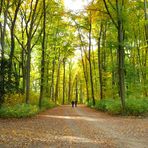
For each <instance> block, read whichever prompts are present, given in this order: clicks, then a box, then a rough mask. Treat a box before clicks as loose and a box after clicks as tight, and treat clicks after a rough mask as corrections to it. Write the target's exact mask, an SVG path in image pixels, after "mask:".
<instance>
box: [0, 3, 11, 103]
mask: <svg viewBox="0 0 148 148" xmlns="http://www.w3.org/2000/svg"><path fill="white" fill-rule="evenodd" d="M0 4H1V6H0V7H1V8H0V14H1V13H4V22H3V25H2V22H1V21H0V45H1V61H0V62H1V66H0V106H1V104H2V103H3V100H4V94H5V72H4V71H5V55H4V49H5V34H6V24H7V18H8V17H7V16H8V9H9V4H10V0H8V1H7V6H6V10H5V11H4V12H3V11H2V10H3V9H2V8H3V4H4V0H1V3H0Z"/></svg>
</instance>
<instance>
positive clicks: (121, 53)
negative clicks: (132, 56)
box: [117, 3, 125, 111]
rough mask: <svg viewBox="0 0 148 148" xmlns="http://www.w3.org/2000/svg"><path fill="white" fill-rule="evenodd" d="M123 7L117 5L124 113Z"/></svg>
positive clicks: (119, 60) (121, 95)
mask: <svg viewBox="0 0 148 148" xmlns="http://www.w3.org/2000/svg"><path fill="white" fill-rule="evenodd" d="M120 7H121V6H120V5H119V3H117V11H118V74H119V93H120V94H119V95H120V98H121V103H122V108H123V111H124V110H125V82H124V45H123V43H124V37H123V35H124V33H123V32H124V31H123V20H122V14H121V11H122V10H121V9H122V8H123V6H122V8H120Z"/></svg>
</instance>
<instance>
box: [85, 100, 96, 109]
mask: <svg viewBox="0 0 148 148" xmlns="http://www.w3.org/2000/svg"><path fill="white" fill-rule="evenodd" d="M86 105H87V106H88V107H91V108H93V107H94V106H93V100H89V102H87V103H86Z"/></svg>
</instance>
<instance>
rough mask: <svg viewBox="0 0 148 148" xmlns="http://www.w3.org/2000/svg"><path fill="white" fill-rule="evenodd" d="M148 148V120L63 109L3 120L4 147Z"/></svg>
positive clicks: (0, 142)
mask: <svg viewBox="0 0 148 148" xmlns="http://www.w3.org/2000/svg"><path fill="white" fill-rule="evenodd" d="M5 147H6V148H7V147H8V148H11V147H12V148H15V147H18V148H25V147H27V148H147V147H148V119H136V118H127V117H112V116H110V115H107V114H104V113H101V112H97V111H95V110H92V109H89V108H87V107H84V106H78V107H77V108H72V107H71V106H61V107H57V108H54V109H51V110H48V111H46V112H44V113H42V114H40V115H38V116H37V117H34V118H31V119H30V118H28V119H19V120H18V119H0V148H5Z"/></svg>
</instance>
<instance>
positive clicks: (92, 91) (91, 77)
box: [88, 12, 95, 105]
mask: <svg viewBox="0 0 148 148" xmlns="http://www.w3.org/2000/svg"><path fill="white" fill-rule="evenodd" d="M91 17H92V15H91V12H90V26H89V54H88V61H89V73H90V84H91V95H92V100H93V105H95V95H94V83H93V74H92V63H91V31H92V18H91Z"/></svg>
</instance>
